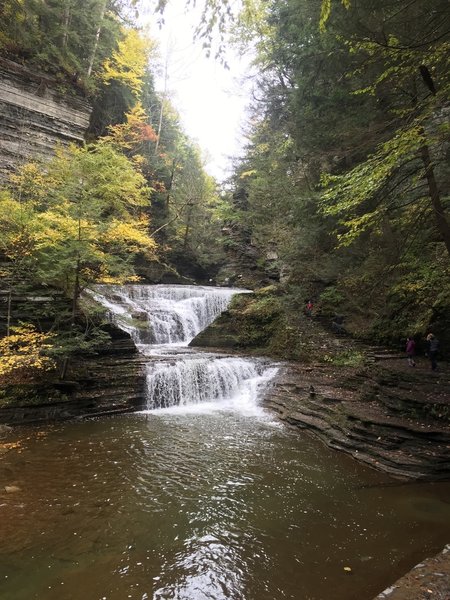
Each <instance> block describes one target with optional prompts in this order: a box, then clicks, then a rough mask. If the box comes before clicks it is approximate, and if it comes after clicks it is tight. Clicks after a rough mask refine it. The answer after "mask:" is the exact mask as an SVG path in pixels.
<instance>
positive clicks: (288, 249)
mask: <svg viewBox="0 0 450 600" xmlns="http://www.w3.org/2000/svg"><path fill="white" fill-rule="evenodd" d="M259 8H260V10H258V11H257V13H255V19H254V20H253V21H252V18H251V14H250V13H249V11H248V10H247V9H246V8H245V7H244V12H243V15H244V16H243V19H242V21H241V23H240V27H241V29H240V30H239V29H238V31H237V34H238V33H239V31H240V32H241V33H242V36H241V37H242V39H249V40H250V39H251V37H252V36H253V37H254V36H256V35H257V36H259V39H258V40H257V41H256V42H255V43H254V45H253V47H254V48H255V49H256V52H257V56H256V59H255V61H254V62H255V67H257V68H259V79H258V90H257V92H256V93H255V97H256V98H258V99H259V100H258V101H257V102H255V105H254V107H253V115H252V126H251V130H250V136H249V144H248V146H247V149H246V154H245V156H244V158H243V159H242V160H241V161H240V163H239V164H238V165H237V168H236V171H235V178H234V182H235V187H236V189H241V188H243V189H244V191H245V193H246V194H247V208H246V209H245V211H244V216H240V223H241V227H243V226H244V224H245V225H246V226H247V228H248V233H247V236H248V238H249V239H251V240H252V243H253V244H254V245H255V246H256V247H257V248H258V250H259V253H260V256H261V259H262V258H263V257H264V256H265V255H266V254H267V253H268V252H272V253H274V254H275V255H276V256H278V258H277V266H279V268H280V270H281V271H282V274H283V277H284V281H287V282H288V284H289V288H290V292H289V293H290V294H292V296H293V299H292V301H291V304H292V305H295V304H296V305H297V306H301V305H303V303H304V302H305V301H306V297H307V296H308V297H313V298H314V299H315V301H316V304H317V302H319V303H320V304H321V306H322V309H323V312H324V313H325V314H333V313H334V312H335V311H337V310H338V311H339V312H341V313H342V314H344V315H346V327H347V323H348V325H349V328H350V330H351V331H352V332H354V333H355V334H356V335H358V334H360V335H363V336H367V335H372V336H373V337H375V338H376V339H378V340H383V341H389V342H396V340H398V339H400V338H404V337H405V336H406V335H408V334H409V333H410V332H412V331H417V332H419V331H420V332H423V331H424V330H425V329H426V328H427V327H433V328H434V329H436V328H437V330H438V331H439V332H440V335H441V338H442V337H443V335H444V334H443V333H442V332H444V331H447V330H449V326H450V302H449V298H450V295H449V292H448V290H447V284H446V281H447V280H448V269H449V266H450V265H449V254H450V225H449V215H448V209H449V196H448V190H449V189H450V187H449V186H450V170H449V168H448V156H449V152H450V145H449V142H448V130H449V112H448V97H449V89H450V77H449V73H450V64H449V60H450V53H449V43H450V33H449V31H448V27H447V25H446V24H448V19H449V18H450V7H449V5H448V2H445V1H444V0H437V1H436V2H435V1H431V0H424V2H421V3H410V2H408V1H407V0H401V1H400V2H394V1H393V0H382V1H381V2H373V0H362V1H361V2H357V3H356V2H345V3H341V2H339V1H336V2H334V3H333V2H328V1H325V2H323V3H322V12H321V13H320V5H319V3H317V4H314V3H309V2H306V1H305V0H282V1H281V2H280V1H277V2H275V1H270V0H269V1H268V2H266V3H264V7H263V8H262V9H261V7H259ZM331 9H332V10H331ZM325 25H326V26H325ZM262 264H263V261H262V260H261V265H262Z"/></svg>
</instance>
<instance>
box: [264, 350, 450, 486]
mask: <svg viewBox="0 0 450 600" xmlns="http://www.w3.org/2000/svg"><path fill="white" fill-rule="evenodd" d="M427 366H428V365H427V364H425V363H423V362H420V363H419V364H418V367H417V369H416V370H415V371H414V372H413V373H409V372H404V371H403V361H402V359H399V358H397V359H395V360H389V361H380V362H378V363H374V364H372V365H369V366H366V367H363V368H359V369H356V368H350V367H339V368H336V367H333V366H328V365H323V364H312V365H304V366H302V365H299V364H290V365H288V366H286V367H285V368H284V370H283V372H282V373H281V375H280V377H279V378H278V380H277V382H276V383H275V384H274V386H273V388H272V389H271V390H270V392H269V394H268V395H267V396H266V398H265V405H266V407H267V408H270V409H271V410H273V411H274V412H275V413H276V414H277V415H278V416H279V418H280V419H281V420H282V421H284V422H286V423H288V424H289V425H292V426H294V427H298V428H300V429H306V430H308V431H311V432H312V433H314V434H315V435H317V436H318V437H319V438H320V439H321V440H322V441H324V442H325V443H326V444H327V445H328V446H329V447H331V448H335V449H338V450H341V451H344V452H347V453H348V454H351V455H352V456H353V457H354V458H356V459H357V460H359V461H361V462H364V463H366V464H367V465H369V466H372V467H374V468H376V469H380V470H383V471H386V472H388V473H391V474H392V475H394V476H398V477H407V478H413V479H421V480H443V479H450V424H449V422H448V410H449V408H450V374H449V373H448V372H445V373H442V372H441V373H440V374H439V375H436V374H434V373H429V372H428V371H427V370H426V367H427Z"/></svg>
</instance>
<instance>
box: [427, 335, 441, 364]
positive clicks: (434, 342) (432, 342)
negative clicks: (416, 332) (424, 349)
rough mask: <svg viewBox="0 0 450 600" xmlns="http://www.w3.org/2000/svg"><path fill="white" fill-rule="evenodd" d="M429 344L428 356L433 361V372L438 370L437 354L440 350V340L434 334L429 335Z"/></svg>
mask: <svg viewBox="0 0 450 600" xmlns="http://www.w3.org/2000/svg"><path fill="white" fill-rule="evenodd" d="M427 343H428V356H429V358H430V361H431V370H432V371H436V369H437V362H436V358H437V353H438V350H439V340H438V339H437V337H435V336H434V335H433V334H432V333H429V334H428V335H427Z"/></svg>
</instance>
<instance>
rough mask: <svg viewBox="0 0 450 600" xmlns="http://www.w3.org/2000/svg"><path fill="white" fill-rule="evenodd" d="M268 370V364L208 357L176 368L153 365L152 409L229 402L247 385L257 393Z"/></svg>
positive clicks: (150, 374)
mask: <svg viewBox="0 0 450 600" xmlns="http://www.w3.org/2000/svg"><path fill="white" fill-rule="evenodd" d="M266 368H267V365H266V364H264V363H263V362H257V361H255V360H250V359H244V358H235V357H221V358H214V357H211V356H209V355H208V356H207V357H206V358H205V357H200V358H199V357H198V355H197V356H196V357H194V358H190V357H187V358H184V359H181V360H177V361H176V362H175V363H173V364H171V363H157V364H156V365H153V364H150V365H148V368H147V394H148V398H149V408H168V407H170V406H186V405H187V404H196V403H199V402H211V401H217V400H229V399H231V398H233V397H234V396H235V395H236V394H237V393H238V392H240V391H241V387H242V385H243V383H244V382H245V388H246V391H247V392H249V393H254V392H256V391H257V390H256V387H257V384H258V380H259V378H260V377H262V376H263V373H264V371H265V370H266ZM254 384H256V386H255V385H254Z"/></svg>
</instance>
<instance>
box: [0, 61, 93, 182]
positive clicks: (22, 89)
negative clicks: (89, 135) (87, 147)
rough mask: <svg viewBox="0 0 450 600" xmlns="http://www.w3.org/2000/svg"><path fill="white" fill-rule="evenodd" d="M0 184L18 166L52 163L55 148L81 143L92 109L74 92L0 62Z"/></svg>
mask: <svg viewBox="0 0 450 600" xmlns="http://www.w3.org/2000/svg"><path fill="white" fill-rule="evenodd" d="M0 114H1V115H2V118H1V119H0V181H1V180H4V179H5V178H6V177H7V175H8V173H9V172H11V171H14V170H15V169H16V168H17V166H18V165H20V164H22V163H23V162H26V161H29V160H32V159H36V158H38V159H41V158H42V159H46V158H50V157H51V156H52V155H53V153H54V151H55V148H57V146H58V145H68V144H69V143H71V142H74V143H79V142H82V141H83V140H84V134H85V132H86V130H87V128H88V125H89V118H90V114H91V106H90V105H89V103H88V102H87V101H86V100H85V99H84V98H83V97H82V96H81V93H80V92H78V91H77V90H76V89H73V90H71V91H70V93H69V92H66V91H63V88H62V84H61V82H59V81H58V80H57V79H55V78H52V77H50V76H48V75H46V74H43V73H37V72H33V71H31V70H29V69H27V68H26V67H24V66H22V65H20V64H17V63H14V62H11V61H9V60H6V59H4V58H0Z"/></svg>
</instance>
